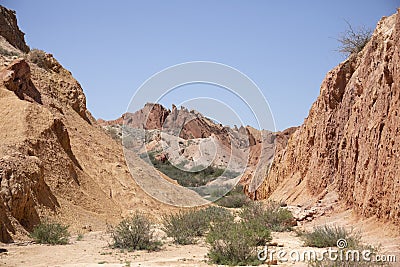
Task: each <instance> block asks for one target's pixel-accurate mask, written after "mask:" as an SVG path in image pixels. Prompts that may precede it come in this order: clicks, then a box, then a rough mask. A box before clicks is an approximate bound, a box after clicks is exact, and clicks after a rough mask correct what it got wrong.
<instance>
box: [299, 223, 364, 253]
mask: <svg viewBox="0 0 400 267" xmlns="http://www.w3.org/2000/svg"><path fill="white" fill-rule="evenodd" d="M301 237H302V239H303V240H304V244H305V246H308V247H317V248H326V247H336V245H337V241H338V240H339V239H345V240H346V241H347V247H348V248H354V247H357V246H358V245H359V242H360V236H359V235H358V234H355V233H352V232H348V231H347V230H346V229H345V228H343V227H340V226H335V225H334V226H329V225H324V226H318V227H314V229H313V230H312V231H311V232H305V233H303V234H302V235H301Z"/></svg>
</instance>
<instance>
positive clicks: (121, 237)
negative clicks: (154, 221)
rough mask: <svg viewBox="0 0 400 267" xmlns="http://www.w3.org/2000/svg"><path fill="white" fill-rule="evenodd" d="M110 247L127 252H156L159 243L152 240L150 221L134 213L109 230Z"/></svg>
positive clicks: (138, 213)
mask: <svg viewBox="0 0 400 267" xmlns="http://www.w3.org/2000/svg"><path fill="white" fill-rule="evenodd" d="M111 237H112V239H113V244H112V247H114V248H120V249H128V250H157V249H159V247H160V246H161V243H160V242H158V241H154V240H153V230H152V229H151V221H150V219H149V218H148V217H147V216H146V215H144V214H142V213H140V212H136V213H135V214H133V215H132V216H131V217H129V218H126V219H124V220H122V221H121V222H120V223H119V224H118V225H117V226H116V227H115V228H112V229H111Z"/></svg>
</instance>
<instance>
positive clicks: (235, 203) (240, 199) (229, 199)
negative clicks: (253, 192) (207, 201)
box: [215, 185, 250, 208]
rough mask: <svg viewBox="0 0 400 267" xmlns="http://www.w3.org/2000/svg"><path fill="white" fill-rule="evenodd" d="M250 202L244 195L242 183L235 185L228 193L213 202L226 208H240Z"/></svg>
mask: <svg viewBox="0 0 400 267" xmlns="http://www.w3.org/2000/svg"><path fill="white" fill-rule="evenodd" d="M249 202H250V198H249V197H248V196H246V194H245V193H244V191H243V186H242V185H237V186H235V188H233V190H231V191H230V192H229V193H228V194H226V195H225V196H223V197H221V198H220V199H218V200H217V201H216V202H215V204H217V205H219V206H222V207H226V208H241V207H243V206H244V205H246V204H248V203H249Z"/></svg>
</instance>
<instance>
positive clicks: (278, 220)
mask: <svg viewBox="0 0 400 267" xmlns="http://www.w3.org/2000/svg"><path fill="white" fill-rule="evenodd" d="M240 217H241V218H243V220H244V221H253V220H256V221H259V223H260V224H262V225H264V226H265V227H267V228H268V229H270V230H271V231H274V232H284V231H288V230H291V229H292V227H293V226H295V225H296V220H295V219H294V217H293V215H292V213H291V212H290V211H288V210H287V209H284V208H282V207H281V205H280V204H279V203H277V202H272V201H271V202H269V203H268V204H267V205H265V206H264V205H263V204H262V203H260V202H252V203H250V204H249V205H247V206H245V207H244V209H243V211H242V212H241V215H240Z"/></svg>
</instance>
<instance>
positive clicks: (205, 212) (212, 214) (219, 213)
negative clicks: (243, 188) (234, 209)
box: [199, 206, 234, 223]
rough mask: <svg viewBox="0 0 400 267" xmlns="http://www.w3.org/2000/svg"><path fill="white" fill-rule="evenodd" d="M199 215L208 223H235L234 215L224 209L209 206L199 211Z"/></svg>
mask: <svg viewBox="0 0 400 267" xmlns="http://www.w3.org/2000/svg"><path fill="white" fill-rule="evenodd" d="M199 213H200V214H201V215H202V216H204V217H205V218H206V220H207V221H208V223H216V222H220V221H233V219H234V217H233V215H232V213H231V212H230V211H229V210H227V209H225V208H222V207H216V206H209V207H207V208H204V209H201V210H199Z"/></svg>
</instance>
